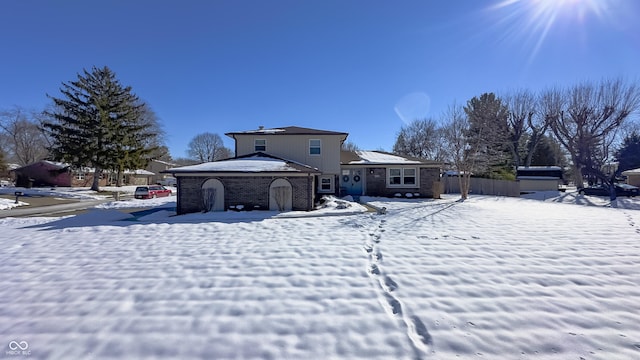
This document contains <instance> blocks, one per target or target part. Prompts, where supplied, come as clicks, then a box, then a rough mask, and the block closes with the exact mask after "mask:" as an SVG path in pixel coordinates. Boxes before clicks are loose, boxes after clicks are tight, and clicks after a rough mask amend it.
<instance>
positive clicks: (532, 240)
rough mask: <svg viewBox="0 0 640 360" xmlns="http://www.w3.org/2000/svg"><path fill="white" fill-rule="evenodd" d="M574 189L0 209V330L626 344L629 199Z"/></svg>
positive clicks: (254, 353)
mask: <svg viewBox="0 0 640 360" xmlns="http://www.w3.org/2000/svg"><path fill="white" fill-rule="evenodd" d="M539 195H540V194H539ZM574 196H575V197H574V199H573V200H571V198H569V197H565V198H561V197H558V196H549V197H548V198H547V196H546V195H544V197H543V198H542V199H541V200H545V199H546V200H545V201H541V200H530V199H518V198H499V197H485V196H473V197H471V198H470V199H469V200H467V201H465V202H458V201H456V199H455V197H447V198H445V199H444V200H437V201H432V200H419V199H411V200H408V199H404V200H389V199H367V200H368V201H371V203H372V204H373V205H375V206H376V207H379V208H382V207H385V208H386V209H387V211H386V214H384V215H380V214H377V213H375V212H374V213H372V212H364V209H363V208H360V207H359V205H357V204H353V203H345V202H342V201H334V202H331V203H329V204H328V206H327V207H326V208H325V209H323V210H322V212H311V213H304V212H294V213H283V214H277V213H273V212H266V211H252V212H225V213H209V214H191V215H184V216H171V215H173V213H172V212H170V211H158V212H155V213H152V214H150V215H148V216H142V217H137V218H136V217H135V216H134V215H130V214H125V213H122V212H120V211H118V210H117V209H115V207H116V206H117V205H113V206H106V207H107V209H102V210H95V211H92V212H90V213H87V214H83V215H77V216H70V217H60V218H7V219H2V220H0V227H1V228H2V229H3V231H2V233H1V234H0V244H1V245H2V251H1V252H0V273H1V274H3V276H2V277H1V278H0V344H11V343H12V342H15V343H14V345H15V344H24V343H21V342H26V343H28V351H30V354H31V355H30V356H31V358H38V359H39V358H51V359H60V358H95V359H101V358H175V359H191V358H193V359H304V358H306V359H415V358H430V359H454V358H462V359H469V358H486V359H580V358H583V359H638V358H640V251H639V250H640V211H638V209H640V199H619V200H618V201H617V202H616V203H614V204H608V200H606V201H605V200H602V203H600V202H599V200H598V203H592V204H591V205H594V206H577V205H576V204H575V203H576V202H577V201H576V200H580V201H589V202H593V201H595V200H593V198H592V197H582V196H580V195H574ZM578 197H579V198H578ZM585 199H586V200H585ZM174 200H175V198H174ZM570 202H573V203H571V204H568V203H570ZM147 204H148V203H147ZM167 205H170V204H164V205H159V206H163V207H164V206H167ZM326 215H340V216H326ZM5 346H7V348H6V349H5V351H7V352H9V351H12V350H11V349H10V348H9V347H8V345H5ZM14 347H15V346H14ZM18 351H19V350H18ZM7 356H13V355H12V354H9V355H7Z"/></svg>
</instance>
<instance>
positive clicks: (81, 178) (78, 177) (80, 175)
mask: <svg viewBox="0 0 640 360" xmlns="http://www.w3.org/2000/svg"><path fill="white" fill-rule="evenodd" d="M76 180H84V173H83V172H77V173H76Z"/></svg>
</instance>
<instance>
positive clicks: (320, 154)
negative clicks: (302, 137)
mask: <svg viewBox="0 0 640 360" xmlns="http://www.w3.org/2000/svg"><path fill="white" fill-rule="evenodd" d="M312 141H317V142H318V145H311V142H312ZM311 149H318V153H317V154H315V153H312V152H311ZM309 155H310V156H322V140H321V139H309Z"/></svg>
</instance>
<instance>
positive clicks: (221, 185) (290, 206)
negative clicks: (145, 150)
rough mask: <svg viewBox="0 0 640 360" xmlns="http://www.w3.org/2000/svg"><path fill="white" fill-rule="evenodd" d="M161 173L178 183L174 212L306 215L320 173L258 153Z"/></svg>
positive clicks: (292, 162) (308, 167)
mask: <svg viewBox="0 0 640 360" xmlns="http://www.w3.org/2000/svg"><path fill="white" fill-rule="evenodd" d="M165 172H166V173H170V174H172V175H173V176H174V177H176V178H177V179H178V199H177V213H178V214H186V213H192V212H207V211H223V210H226V209H238V210H242V209H244V210H254V209H255V210H276V211H289V210H304V211H309V210H312V209H313V206H314V204H315V192H316V184H315V179H316V176H318V175H320V172H319V171H318V170H317V169H315V168H313V167H310V166H307V165H303V164H300V163H297V162H294V161H291V160H285V159H282V158H279V157H276V156H273V155H268V154H265V153H261V152H257V153H253V154H248V155H244V156H237V157H235V158H232V159H226V160H220V161H214V162H208V163H203V164H198V165H191V166H183V167H179V168H174V169H169V170H165Z"/></svg>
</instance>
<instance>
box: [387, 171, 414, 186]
mask: <svg viewBox="0 0 640 360" xmlns="http://www.w3.org/2000/svg"><path fill="white" fill-rule="evenodd" d="M391 170H400V184H392V183H391ZM407 170H413V171H414V173H413V176H411V175H407V174H405V172H406V171H407ZM386 177H387V180H386V181H387V187H389V188H416V189H418V188H420V170H419V168H417V167H409V166H394V167H387V168H386ZM394 177H395V176H394ZM410 177H412V178H413V179H414V180H413V181H414V183H413V184H407V183H406V182H405V178H410Z"/></svg>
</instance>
